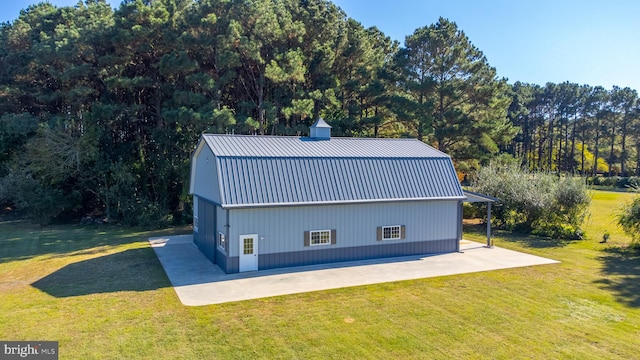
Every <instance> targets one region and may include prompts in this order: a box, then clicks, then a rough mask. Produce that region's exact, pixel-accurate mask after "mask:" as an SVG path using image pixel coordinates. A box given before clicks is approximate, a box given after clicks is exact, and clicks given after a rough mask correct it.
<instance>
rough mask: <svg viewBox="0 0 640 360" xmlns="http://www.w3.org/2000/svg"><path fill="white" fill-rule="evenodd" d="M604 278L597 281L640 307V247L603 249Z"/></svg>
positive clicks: (630, 303)
mask: <svg viewBox="0 0 640 360" xmlns="http://www.w3.org/2000/svg"><path fill="white" fill-rule="evenodd" d="M603 251H604V252H606V255H604V256H601V257H600V260H601V261H602V263H603V268H602V273H603V275H604V276H605V277H604V278H603V279H600V280H596V281H595V283H596V284H598V285H599V286H601V287H602V288H604V289H606V290H609V291H611V292H613V293H614V294H616V296H617V297H618V300H619V301H620V302H621V303H623V304H626V305H628V306H632V307H636V308H638V307H640V248H636V249H633V248H626V247H617V246H616V247H610V248H606V249H604V250H603Z"/></svg>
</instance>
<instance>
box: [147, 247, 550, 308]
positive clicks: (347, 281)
mask: <svg viewBox="0 0 640 360" xmlns="http://www.w3.org/2000/svg"><path fill="white" fill-rule="evenodd" d="M149 243H150V244H151V247H152V248H153V250H154V251H155V253H156V255H157V256H158V259H159V260H160V263H161V264H162V267H163V268H164V270H165V272H166V273H167V276H168V278H169V280H170V281H171V284H172V285H173V287H174V289H175V291H176V293H177V294H178V298H180V301H181V302H182V303H183V304H184V305H188V306H200V305H210V304H221V303H226V302H233V301H242V300H250V299H258V298H264V297H271V296H279V295H287V294H296V293H303V292H310V291H320V290H327V289H336V288H342V287H349V286H360V285H368V284H377V283H385V282H394V281H402V280H411V279H421V278H428V277H435V276H444V275H455V274H463V273H472V272H480V271H490V270H499V269H507V268H514V267H524V266H533V265H544V264H555V263H558V261H555V260H551V259H546V258H542V257H539V256H535V255H529V254H524V253H521V252H517V251H512V250H506V249H502V248H499V247H493V248H487V247H484V246H483V244H480V243H476V242H472V241H468V240H462V241H461V242H460V252H456V253H448V254H439V255H422V256H406V257H398V258H389V259H376V260H361V261H351V262H343V263H332V264H323V265H311V266H301V267H291V268H282V269H273V270H261V271H254V272H247V273H239V274H225V273H224V272H222V270H220V268H218V267H217V266H216V265H214V264H212V263H211V262H210V261H209V260H207V258H206V257H205V256H204V255H203V254H202V253H201V252H200V251H199V250H198V248H197V247H196V246H195V245H194V244H193V236H192V235H179V236H171V237H157V238H151V239H149Z"/></svg>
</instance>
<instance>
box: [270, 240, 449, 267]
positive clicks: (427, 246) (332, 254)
mask: <svg viewBox="0 0 640 360" xmlns="http://www.w3.org/2000/svg"><path fill="white" fill-rule="evenodd" d="M457 243H458V241H455V240H432V241H419V242H386V241H385V244H382V245H380V246H356V247H350V248H346V249H345V248H340V249H336V248H327V249H322V250H318V251H297V252H291V253H277V254H263V255H260V256H259V258H258V261H259V263H258V267H259V269H260V270H265V269H273V268H280V267H287V266H303V265H312V264H325V263H331V262H339V261H355V260H365V259H379V258H388V257H398V256H409V255H422V254H435V253H447V252H453V251H457Z"/></svg>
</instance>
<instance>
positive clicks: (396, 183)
mask: <svg viewBox="0 0 640 360" xmlns="http://www.w3.org/2000/svg"><path fill="white" fill-rule="evenodd" d="M203 146H207V147H208V148H209V149H210V150H211V153H213V156H214V157H215V161H214V162H212V163H211V164H210V165H207V166H215V174H217V179H215V181H214V179H211V184H212V185H211V186H215V185H214V184H217V186H218V189H217V190H218V191H219V202H220V205H221V206H222V207H223V208H234V207H255V206H285V205H303V204H336V203H362V202H381V201H409V200H435V199H459V200H463V199H465V196H464V194H463V191H462V188H461V187H460V183H459V182H458V178H457V176H456V172H455V170H454V167H453V163H452V161H451V158H450V157H449V156H448V155H446V154H444V153H442V152H440V151H438V150H436V149H434V148H432V147H431V146H429V145H427V144H424V143H423V142H421V141H418V140H413V139H377V138H376V139H374V138H340V137H332V138H330V139H328V140H317V139H313V138H305V137H292V136H243V135H213V134H205V135H203V136H202V137H201V139H200V142H199V144H198V147H197V148H196V152H194V159H193V162H194V163H195V161H196V158H197V156H198V154H199V153H200V151H199V150H200V149H201V148H202V147H203ZM196 171H197V169H196V168H195V167H192V174H191V176H192V179H193V178H194V177H195V176H196V174H195V172H196ZM197 192H198V189H194V181H192V185H191V193H196V194H197Z"/></svg>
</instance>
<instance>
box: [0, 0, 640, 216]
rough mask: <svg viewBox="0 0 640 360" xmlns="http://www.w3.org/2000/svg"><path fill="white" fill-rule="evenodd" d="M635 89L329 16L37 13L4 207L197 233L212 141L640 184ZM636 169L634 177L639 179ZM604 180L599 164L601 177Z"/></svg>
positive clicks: (186, 2)
mask: <svg viewBox="0 0 640 360" xmlns="http://www.w3.org/2000/svg"><path fill="white" fill-rule="evenodd" d="M637 103H638V102H637V94H636V92H635V91H634V90H630V89H618V88H614V89H613V90H611V91H607V90H604V89H602V88H601V87H595V88H592V87H588V86H578V85H574V84H558V85H555V84H547V85H546V86H545V87H541V86H537V85H529V84H521V83H515V84H514V85H509V84H508V83H507V81H506V79H500V78H498V77H497V75H496V70H495V69H494V68H493V67H491V66H490V65H489V63H488V61H487V59H486V58H485V56H484V55H483V54H482V52H481V51H480V50H479V49H478V48H476V47H475V46H474V45H473V44H472V43H471V41H470V40H469V38H468V37H467V36H466V35H465V34H464V32H463V31H462V30H461V29H458V27H457V26H456V24H455V23H454V22H451V21H449V20H447V19H443V18H441V19H439V21H438V22H437V23H435V24H431V25H428V26H425V27H422V28H419V29H417V30H416V31H415V32H414V33H413V34H411V35H409V36H407V38H406V40H405V42H404V44H402V45H401V44H399V43H398V42H396V41H392V40H391V39H390V38H389V37H388V36H386V35H385V34H384V33H382V32H381V31H380V30H378V29H377V28H375V27H372V28H364V27H363V26H362V25H361V24H360V23H358V22H357V21H355V20H353V19H351V18H349V17H348V16H347V15H346V14H345V13H344V12H343V11H342V10H341V9H340V8H338V7H337V6H335V5H334V4H333V3H331V2H330V1H326V0H297V1H296V0H249V1H247V0H199V1H196V0H125V1H123V2H122V3H121V5H120V7H119V8H118V9H116V10H113V9H112V8H111V7H110V6H109V5H108V4H107V3H106V1H104V0H86V1H84V3H78V4H77V5H76V6H73V7H62V8H57V7H55V6H53V5H51V4H49V3H40V4H37V5H33V6H30V7H28V8H26V9H24V10H23V11H22V12H21V13H20V16H19V17H18V18H17V19H16V20H14V21H13V22H10V23H4V24H2V25H0V204H2V205H3V208H6V207H11V208H17V209H22V210H24V211H25V212H26V213H27V214H29V215H31V216H32V217H34V218H36V219H38V221H40V222H41V223H43V224H44V223H47V222H48V221H50V219H51V218H53V217H56V216H67V217H79V216H83V215H86V214H90V213H96V214H97V213H100V214H103V215H104V216H105V217H107V218H109V219H111V220H117V221H121V222H124V223H127V224H131V225H135V224H140V225H151V224H158V223H160V222H162V221H165V222H172V221H173V222H180V221H187V220H188V218H189V214H190V199H189V196H188V194H187V193H188V185H187V184H188V183H189V181H188V179H189V169H190V156H191V152H192V151H193V147H194V145H195V143H196V141H197V139H198V137H199V135H200V134H201V133H203V132H213V133H235V134H256V135H306V134H307V133H308V127H309V125H310V124H311V123H312V122H313V121H314V120H315V119H316V118H318V117H320V116H321V117H323V118H324V119H325V120H327V121H328V122H329V123H330V124H331V125H332V126H333V134H334V135H335V136H360V137H416V138H419V139H421V140H422V141H425V142H426V143H429V144H431V145H433V146H435V147H437V148H438V149H440V150H442V151H445V152H447V153H448V154H450V155H451V156H452V157H453V159H454V160H455V162H456V165H457V168H458V169H460V170H461V171H462V172H471V171H474V170H476V169H478V168H479V167H480V166H481V165H482V164H486V163H488V162H489V161H490V160H491V159H492V158H494V157H495V156H498V155H500V154H503V153H506V154H511V155H513V156H515V157H516V158H518V159H521V160H522V163H523V164H524V165H525V166H528V167H529V168H531V169H540V170H550V171H559V172H571V173H581V174H590V173H593V172H599V173H602V172H607V173H614V172H615V173H619V174H629V173H632V172H636V173H637V172H638V167H639V166H638V164H639V163H640V161H638V156H639V155H638V154H639V153H640V151H638V150H640V148H639V147H638V146H639V143H640V140H639V139H638V134H639V133H640V132H639V131H638V126H639V125H638V121H639V120H638V104H637ZM634 161H635V163H634ZM594 164H595V165H594Z"/></svg>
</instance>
